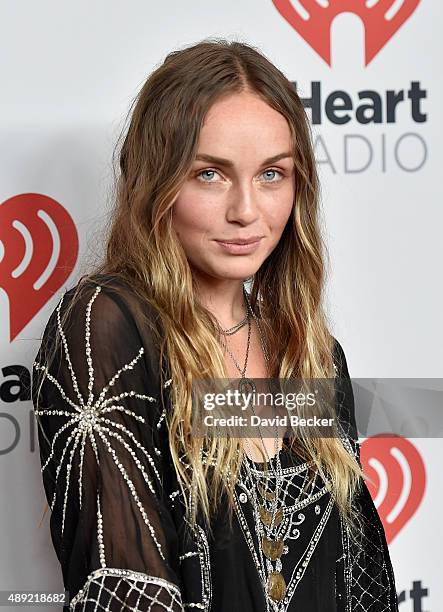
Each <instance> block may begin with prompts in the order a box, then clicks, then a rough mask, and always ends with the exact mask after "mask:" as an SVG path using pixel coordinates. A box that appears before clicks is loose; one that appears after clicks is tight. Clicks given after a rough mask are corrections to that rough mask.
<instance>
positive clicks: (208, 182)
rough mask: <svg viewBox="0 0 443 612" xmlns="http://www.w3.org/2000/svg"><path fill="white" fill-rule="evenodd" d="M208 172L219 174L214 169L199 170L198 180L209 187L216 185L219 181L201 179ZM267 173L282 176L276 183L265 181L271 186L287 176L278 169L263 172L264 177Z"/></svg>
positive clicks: (196, 175)
mask: <svg viewBox="0 0 443 612" xmlns="http://www.w3.org/2000/svg"><path fill="white" fill-rule="evenodd" d="M206 172H209V173H213V174H219V172H218V171H217V170H215V169H214V168H204V169H203V170H199V171H198V172H197V173H196V174H195V177H196V179H197V180H198V181H200V182H201V183H207V184H209V185H210V184H211V183H216V182H218V181H212V180H208V181H207V180H204V179H203V178H201V176H202V175H203V174H204V173H206ZM267 172H274V173H275V174H278V175H280V178H279V179H278V180H275V181H266V180H265V181H264V182H265V183H270V184H274V183H279V182H280V181H281V180H283V178H284V176H285V175H284V173H283V172H282V171H281V170H279V169H278V168H267V169H266V170H264V171H263V172H262V175H263V174H266V173H267Z"/></svg>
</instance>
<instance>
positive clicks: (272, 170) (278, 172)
mask: <svg viewBox="0 0 443 612" xmlns="http://www.w3.org/2000/svg"><path fill="white" fill-rule="evenodd" d="M269 172H273V173H274V174H280V176H282V173H281V172H280V171H279V170H276V169H274V168H270V169H269V170H265V171H264V172H263V174H267V173H269ZM271 178H272V177H271ZM279 180H281V179H279ZM276 182H278V181H265V183H276Z"/></svg>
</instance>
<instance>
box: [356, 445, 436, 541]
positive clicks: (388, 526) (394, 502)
mask: <svg viewBox="0 0 443 612" xmlns="http://www.w3.org/2000/svg"><path fill="white" fill-rule="evenodd" d="M360 456H361V461H362V466H363V471H364V473H365V475H366V477H367V479H371V481H372V482H370V481H369V480H366V484H367V486H368V489H369V492H370V494H371V497H372V499H373V500H374V505H375V507H376V508H377V511H378V513H379V515H380V518H381V520H382V522H383V527H384V529H385V534H386V539H387V542H388V544H389V543H390V542H392V540H393V539H394V538H395V536H396V535H397V534H398V533H399V532H400V530H401V529H403V527H404V526H405V524H406V523H407V522H408V521H409V520H410V518H411V517H412V516H413V515H414V514H415V512H416V511H417V508H418V507H419V505H420V503H421V501H422V499H423V496H424V492H425V487H426V470H425V465H424V463H423V459H422V457H421V455H420V453H419V452H418V450H417V449H416V448H415V446H414V445H413V444H412V442H410V441H409V440H407V439H406V438H402V437H401V436H397V435H394V434H378V435H376V436H372V437H370V438H367V439H366V440H365V441H364V442H362V444H361V446H360Z"/></svg>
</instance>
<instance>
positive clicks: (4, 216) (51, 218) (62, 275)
mask: <svg viewBox="0 0 443 612" xmlns="http://www.w3.org/2000/svg"><path fill="white" fill-rule="evenodd" d="M77 255H78V235H77V229H76V227H75V223H74V221H73V220H72V217H71V216H70V215H69V213H68V212H67V211H66V210H65V208H63V206H61V204H59V203H58V202H57V201H56V200H53V199H52V198H50V197H48V196H45V195H41V194H39V193H23V194H20V195H17V196H14V197H12V198H9V199H8V200H6V201H5V202H3V204H2V205H1V206H0V286H1V287H2V289H4V290H5V292H6V294H7V296H8V298H9V321H10V325H9V329H10V341H11V342H12V341H13V340H14V338H15V337H16V336H17V334H19V333H20V332H21V330H22V329H23V328H24V327H25V325H27V324H28V323H29V321H31V319H32V318H33V317H34V316H35V315H36V314H37V313H38V311H39V310H40V309H41V308H42V307H43V306H44V305H45V304H46V302H47V301H48V300H49V298H51V297H52V296H53V295H54V293H56V292H57V291H58V290H59V289H60V287H61V286H62V285H63V283H64V282H65V280H66V279H67V278H68V276H69V275H70V274H71V272H72V270H73V268H74V266H75V263H76V261H77Z"/></svg>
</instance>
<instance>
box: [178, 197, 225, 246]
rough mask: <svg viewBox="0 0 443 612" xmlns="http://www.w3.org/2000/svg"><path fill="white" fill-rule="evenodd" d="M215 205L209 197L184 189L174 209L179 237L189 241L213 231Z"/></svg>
mask: <svg viewBox="0 0 443 612" xmlns="http://www.w3.org/2000/svg"><path fill="white" fill-rule="evenodd" d="M214 208H215V207H214V206H212V205H211V201H210V200H209V199H208V197H207V196H206V197H202V194H200V193H197V192H196V191H195V190H192V189H183V190H182V191H181V192H180V194H179V196H178V198H177V199H176V201H175V203H174V206H173V209H172V224H173V227H174V229H175V231H176V232H177V235H178V236H179V238H180V239H181V240H182V241H183V240H186V242H189V241H190V240H191V239H193V240H195V238H196V237H197V236H202V235H204V234H207V233H209V232H210V231H211V228H212V227H213V225H214Z"/></svg>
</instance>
